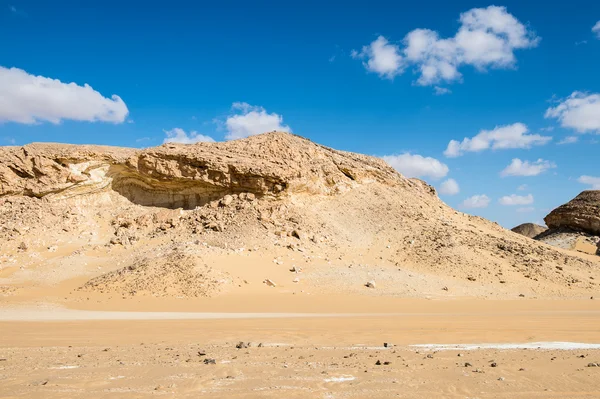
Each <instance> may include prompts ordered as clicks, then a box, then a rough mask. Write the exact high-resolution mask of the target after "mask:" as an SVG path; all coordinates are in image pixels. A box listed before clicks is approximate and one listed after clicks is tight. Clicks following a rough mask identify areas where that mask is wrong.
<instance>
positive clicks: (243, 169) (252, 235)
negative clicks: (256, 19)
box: [0, 133, 600, 302]
mask: <svg viewBox="0 0 600 399" xmlns="http://www.w3.org/2000/svg"><path fill="white" fill-rule="evenodd" d="M0 217H1V218H2V220H3V224H2V226H1V227H0V254H1V255H0V286H1V287H3V291H2V292H6V293H7V294H6V295H13V296H18V295H26V293H27V292H28V290H29V289H30V287H32V286H48V285H50V286H57V287H58V286H60V285H61V284H66V285H65V286H67V285H68V284H67V282H70V283H69V284H72V285H74V284H77V286H79V287H81V286H83V288H82V289H81V290H74V291H69V294H68V295H66V298H67V299H66V301H67V302H68V301H75V302H77V301H82V300H86V299H85V298H87V299H88V300H89V295H90V292H93V293H95V294H97V298H96V299H97V300H98V301H102V300H103V298H108V297H110V296H112V295H122V294H127V295H129V294H130V293H132V292H133V293H142V292H143V293H144V295H150V296H151V295H152V293H153V292H156V293H157V295H159V296H169V295H172V296H178V297H186V296H207V295H208V296H210V295H242V296H243V295H246V294H248V295H249V294H250V293H251V292H252V293H254V292H255V291H254V290H258V291H256V292H261V293H263V291H262V290H271V291H264V293H267V292H268V293H269V295H274V294H273V293H277V294H278V295H279V294H281V295H285V294H286V293H290V294H300V293H306V292H311V293H338V294H344V293H353V294H359V295H394V296H417V297H423V296H455V297H459V296H485V297H509V298H516V297H518V294H525V295H527V296H538V297H542V296H546V297H564V296H570V297H574V296H584V297H589V296H590V293H592V294H593V293H594V292H597V291H598V286H597V284H596V282H595V281H597V279H598V278H600V273H599V270H600V269H599V268H598V263H597V262H595V261H593V260H590V259H587V258H582V257H580V256H578V255H577V254H576V253H574V252H569V251H563V250H557V249H554V248H551V247H550V246H548V245H545V244H543V243H537V242H534V241H532V240H530V239H528V238H526V237H523V236H521V235H518V234H515V233H513V232H510V231H508V230H505V229H503V228H502V227H500V226H499V225H497V224H495V223H492V222H489V221H487V220H484V219H482V218H479V217H474V216H469V215H466V214H463V213H461V212H457V211H455V210H454V209H452V208H450V207H448V206H447V205H446V204H444V203H443V202H442V201H440V199H439V198H438V197H437V195H436V192H435V190H434V189H433V188H432V187H431V186H429V185H428V184H426V183H425V182H423V181H421V180H417V179H407V178H405V177H403V176H402V175H400V174H399V173H397V172H396V171H395V170H394V169H392V168H391V167H390V166H388V165H387V164H386V163H385V162H383V161H382V160H380V159H378V158H374V157H369V156H365V155H359V154H353V153H348V152H342V151H337V150H333V149H330V148H327V147H324V146H321V145H318V144H315V143H312V142H311V141H309V140H306V139H304V138H302V137H299V136H295V135H291V134H288V133H268V134H263V135H259V136H254V137H250V138H247V139H242V140H236V141H230V142H225V143H198V144H194V145H181V144H165V145H162V146H160V147H156V148H149V149H145V150H137V149H125V148H114V147H100V146H73V145H60V144H31V145H27V146H24V147H3V148H2V147H0ZM178 259H179V260H180V261H181V262H182V264H181V265H179V266H177V267H174V266H173V265H174V264H176V263H177V262H180V261H178ZM198 259H202V262H198ZM181 262H180V263H181ZM130 266H132V267H130ZM171 268H172V270H173V273H169V270H171ZM290 270H292V272H290ZM300 270H301V273H300V274H299V272H300ZM178 276H179V277H178ZM223 276H225V277H223ZM180 277H181V278H180ZM266 278H269V279H271V280H273V281H275V282H276V283H277V284H276V286H275V287H269V286H267V285H264V284H262V282H263V281H264V280H265V279H266ZM592 278H593V279H592ZM87 280H91V281H90V282H89V283H87V284H86V283H85V281H87ZM180 280H181V281H180ZM196 280H197V282H198V287H200V288H197V287H196V288H194V281H196ZM371 280H374V281H375V283H376V288H375V289H372V288H366V287H365V283H366V282H367V281H371ZM205 288H206V289H205ZM158 293H160V294H158ZM131 295H134V294H131Z"/></svg>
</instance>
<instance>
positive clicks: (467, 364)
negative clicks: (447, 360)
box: [465, 362, 473, 367]
mask: <svg viewBox="0 0 600 399" xmlns="http://www.w3.org/2000/svg"><path fill="white" fill-rule="evenodd" d="M465 367H473V365H472V364H471V363H469V362H466V363H465Z"/></svg>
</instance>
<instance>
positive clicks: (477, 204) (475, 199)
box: [461, 194, 490, 208]
mask: <svg viewBox="0 0 600 399" xmlns="http://www.w3.org/2000/svg"><path fill="white" fill-rule="evenodd" d="M489 204H490V198H489V197H488V196H487V195H485V194H478V195H474V196H472V197H469V198H467V199H465V200H464V201H463V202H462V203H461V205H462V206H463V207H464V208H487V206H488V205H489Z"/></svg>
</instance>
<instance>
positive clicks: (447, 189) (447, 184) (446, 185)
mask: <svg viewBox="0 0 600 399" xmlns="http://www.w3.org/2000/svg"><path fill="white" fill-rule="evenodd" d="M439 192H440V194H443V195H456V194H458V193H459V192H460V187H459V185H458V183H457V182H456V180H454V179H448V180H445V181H444V182H443V183H442V184H440V188H439Z"/></svg>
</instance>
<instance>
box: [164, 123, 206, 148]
mask: <svg viewBox="0 0 600 399" xmlns="http://www.w3.org/2000/svg"><path fill="white" fill-rule="evenodd" d="M163 131H164V132H165V134H166V135H167V137H166V138H165V139H164V140H163V143H180V144H195V143H200V142H205V143H214V142H215V140H214V139H213V138H212V137H209V136H205V135H203V134H198V132H190V133H189V134H187V133H186V132H185V130H183V129H181V128H178V127H176V128H174V129H171V130H163Z"/></svg>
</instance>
